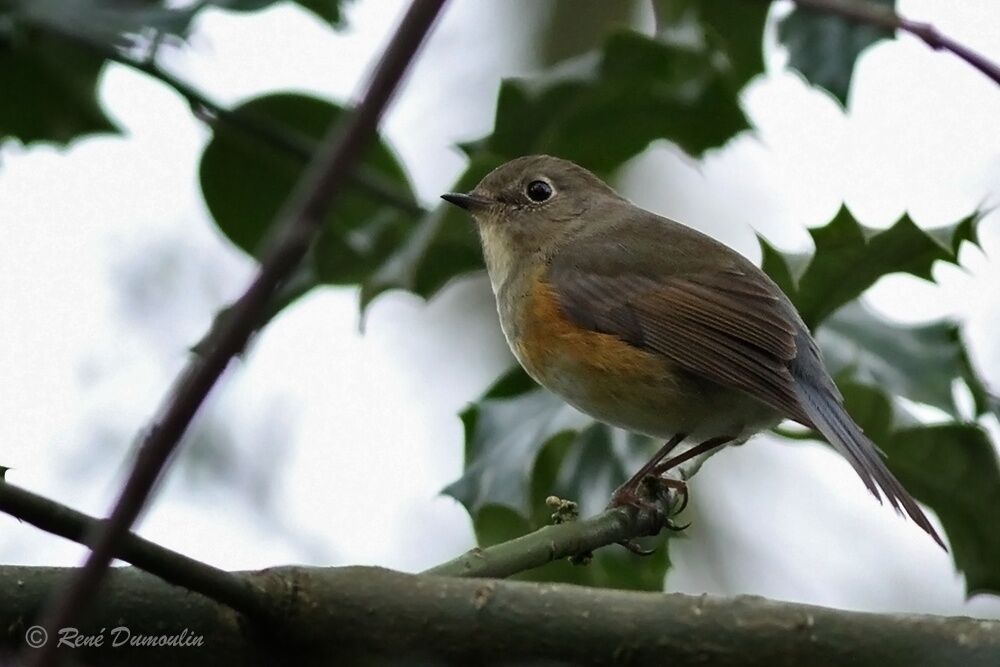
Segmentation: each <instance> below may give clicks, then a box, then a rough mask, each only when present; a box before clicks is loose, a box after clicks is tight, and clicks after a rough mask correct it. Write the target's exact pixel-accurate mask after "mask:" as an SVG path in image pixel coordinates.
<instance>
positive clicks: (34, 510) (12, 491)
mask: <svg viewBox="0 0 1000 667" xmlns="http://www.w3.org/2000/svg"><path fill="white" fill-rule="evenodd" d="M0 511H2V512H6V513H7V514H9V515H11V516H13V517H15V518H17V519H20V520H21V521H26V522H27V523H30V524H31V525H33V526H35V527H36V528H40V529H41V530H44V531H45V532H47V533H51V534H52V535H59V536H60V537H64V538H66V539H67V540H71V541H73V542H76V543H77V544H82V545H84V546H87V539H88V537H90V536H92V535H94V534H95V533H96V532H97V528H98V524H100V521H99V520H98V519H95V518H94V517H91V516H87V515H86V514H83V513H82V512H77V511H76V510H74V509H72V508H70V507H67V506H65V505H62V504H60V503H57V502H55V501H54V500H49V499H47V498H43V497H42V496H39V495H37V494H34V493H32V492H30V491H27V490H25V489H21V488H18V487H16V486H14V485H13V484H10V483H8V482H3V481H0ZM114 555H115V557H116V558H120V559H121V560H124V561H126V562H128V563H131V564H132V565H135V566H136V567H138V568H139V569H141V570H145V571H146V572H149V573H150V574H152V575H155V576H157V577H159V578H161V579H163V580H164V581H167V582H169V583H171V584H176V585H178V586H183V587H184V588H187V589H188V590H191V591H194V592H196V593H201V594H202V595H204V596H206V597H209V598H211V599H213V600H215V601H216V602H221V603H222V604H225V605H228V606H230V607H232V608H233V609H235V610H236V611H238V612H241V613H243V614H245V615H246V616H247V617H248V618H251V619H255V620H264V619H267V620H270V619H271V618H272V614H273V613H274V612H273V609H272V608H271V607H269V606H267V605H265V604H264V603H265V599H264V596H263V591H261V590H260V589H258V588H257V587H256V586H255V585H254V584H253V583H252V582H251V581H249V580H247V579H246V578H243V577H238V576H236V575H234V574H232V573H230V572H227V571H225V570H220V569H219V568H217V567H212V566H211V565H208V564H206V563H203V562H201V561H198V560H195V559H193V558H189V557H188V556H185V555H184V554H181V553H178V552H176V551H171V550H170V549H167V548H165V547H161V546H160V545H158V544H156V543H154V542H150V541H149V540H146V539H143V538H141V537H139V536H138V535H135V534H134V533H128V534H126V535H125V537H124V538H122V540H121V542H120V543H119V544H118V547H117V550H116V551H115V554H114Z"/></svg>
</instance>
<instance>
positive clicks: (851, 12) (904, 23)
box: [792, 0, 1000, 85]
mask: <svg viewBox="0 0 1000 667" xmlns="http://www.w3.org/2000/svg"><path fill="white" fill-rule="evenodd" d="M792 2H794V3H795V4H796V5H797V6H799V7H801V8H802V9H806V10H809V11H813V12H819V13H823V14H833V15H836V16H840V17H841V18H844V19H847V20H848V21H853V22H855V23H864V24H868V25H874V26H877V27H880V28H885V29H886V30H902V31H903V32H908V33H910V34H911V35H913V36H914V37H917V38H918V39H920V40H922V41H923V42H924V44H926V45H927V46H929V47H930V48H932V49H934V50H935V51H950V52H951V53H953V54H955V55H956V56H958V57H959V58H961V59H962V60H964V61H965V62H967V63H969V64H970V65H972V66H973V67H975V68H976V69H977V70H979V71H980V72H982V73H983V74H985V75H986V76H988V77H989V78H991V79H993V82H994V83H996V84H997V85H1000V66H998V65H997V64H996V63H994V62H992V61H991V60H989V59H988V58H987V57H986V56H984V55H983V54H981V53H979V52H977V51H974V50H972V49H970V48H968V47H967V46H964V45H962V44H960V43H959V42H956V41H955V40H954V39H951V38H950V37H947V36H946V35H942V34H941V33H940V32H939V31H938V30H937V28H935V27H934V26H933V25H931V24H929V23H921V22H919V21H911V20H910V19H907V18H905V17H902V16H900V15H899V14H897V13H895V12H894V11H892V10H891V9H887V8H883V7H881V6H876V5H873V4H871V3H869V2H862V1H859V0H792Z"/></svg>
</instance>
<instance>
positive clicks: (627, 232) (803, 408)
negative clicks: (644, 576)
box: [451, 156, 944, 547]
mask: <svg viewBox="0 0 1000 667" xmlns="http://www.w3.org/2000/svg"><path fill="white" fill-rule="evenodd" d="M539 181H541V182H544V183H545V184H547V187H548V188H549V189H550V190H551V196H550V197H548V198H547V199H545V200H544V201H534V198H533V197H532V196H529V195H526V194H525V193H526V191H527V189H528V188H529V187H532V186H533V184H537V183H538V182H539ZM534 187H540V186H534ZM541 191H544V188H543V189H542V190H541ZM535 194H537V193H535ZM451 197H452V200H454V201H456V203H460V205H462V206H463V207H465V208H468V209H470V210H471V211H472V213H473V214H474V216H475V217H476V219H477V221H478V222H479V223H480V232H481V235H482V239H483V245H484V252H485V255H486V260H487V267H488V268H489V270H490V276H491V280H492V282H493V287H494V290H495V291H496V293H497V299H498V304H499V310H500V316H501V322H502V324H503V325H504V332H505V334H506V335H507V337H508V340H509V341H510V342H511V347H512V349H514V351H515V354H518V355H519V359H520V360H521V361H522V364H524V365H525V367H526V368H528V370H529V372H532V371H534V372H533V373H532V374H533V375H535V376H536V379H538V380H539V381H540V382H542V384H545V385H546V386H548V387H549V388H550V389H552V390H553V391H556V392H557V393H560V394H562V395H563V396H564V397H565V398H566V399H567V400H568V401H569V402H570V403H572V404H574V405H576V406H577V407H578V408H580V409H581V410H584V411H585V412H589V413H591V414H593V415H594V416H596V417H598V418H599V419H603V420H605V421H608V422H609V423H613V424H617V425H619V426H624V427H626V428H631V429H632V430H636V431H639V432H645V433H647V434H650V435H655V436H658V437H664V438H667V437H670V436H671V435H672V434H675V433H679V432H683V433H686V434H691V433H696V434H697V435H698V436H699V437H702V438H712V437H718V436H727V437H729V438H731V439H732V440H734V441H737V442H738V441H742V440H745V439H746V438H747V437H749V436H750V435H752V434H753V433H754V432H757V431H759V430H762V429H763V428H767V427H768V426H769V425H773V424H774V423H775V422H776V421H778V420H779V419H780V418H782V417H784V418H789V419H792V420H794V421H797V422H799V423H800V424H803V425H805V426H807V427H810V428H813V429H815V430H816V431H818V432H819V433H821V434H822V435H823V437H824V438H826V439H827V440H828V441H829V442H830V444H832V445H833V446H834V448H835V449H836V450H837V451H839V452H840V453H841V454H842V455H843V456H844V457H845V458H846V459H847V460H848V461H849V462H850V464H851V465H852V466H853V468H854V470H855V471H856V472H857V474H858V475H859V476H860V478H861V479H862V481H863V482H864V484H865V486H866V487H867V488H868V489H869V491H871V492H872V494H874V495H875V496H876V497H877V498H878V497H879V491H881V493H882V494H884V495H885V497H886V498H887V499H888V500H889V503H890V504H891V505H892V506H893V507H894V508H895V509H896V510H897V511H901V512H905V513H906V514H907V515H908V516H909V517H910V518H911V519H913V521H914V522H915V523H916V524H917V525H919V526H920V527H921V528H922V529H923V530H925V531H926V532H927V533H928V534H929V535H930V536H931V537H933V538H934V540H935V541H937V543H938V544H940V545H941V546H942V547H943V546H944V544H943V542H942V541H941V538H940V537H939V536H938V535H937V533H936V531H935V530H934V528H933V526H932V525H931V524H930V522H929V521H928V519H927V517H926V516H925V515H924V513H923V512H922V511H921V509H920V507H919V506H918V505H917V503H916V502H915V501H914V500H913V498H912V497H911V496H910V495H909V494H908V493H907V492H906V490H905V489H904V488H903V487H902V485H901V484H900V483H899V481H897V480H896V478H895V477H893V475H892V473H890V472H889V470H888V468H887V467H886V466H885V464H884V463H883V461H882V459H881V457H880V456H879V454H878V451H877V449H876V447H875V445H874V444H873V443H872V442H871V440H869V439H868V438H867V437H866V436H865V435H864V434H863V433H862V431H861V428H860V427H858V425H857V424H856V423H855V422H854V420H853V419H851V417H850V415H848V414H847V412H846V410H845V409H844V407H843V400H842V398H841V395H840V393H839V392H838V391H837V388H836V386H835V385H834V382H833V380H832V379H831V378H830V375H829V373H828V372H827V371H826V369H825V368H824V366H823V362H822V359H821V357H820V354H819V351H818V349H817V347H816V344H815V342H814V341H813V339H812V337H811V336H810V334H809V331H808V329H807V328H806V326H805V324H804V323H803V322H802V319H801V318H800V317H799V315H798V313H797V312H796V310H795V308H794V306H793V305H792V304H791V302H790V301H789V300H788V298H787V297H786V296H785V295H784V294H783V293H782V292H781V290H780V289H779V288H778V287H777V285H775V283H774V282H773V281H772V280H771V279H770V278H768V276H767V275H766V274H765V273H764V272H763V271H761V270H760V269H759V268H757V267H756V266H755V265H753V264H752V263H751V262H749V261H748V260H746V259H745V258H744V257H742V256H741V255H739V254H738V253H736V252H734V251H733V250H731V249H729V248H727V247H726V246H724V245H723V244H721V243H719V242H717V241H715V240H714V239H712V238H710V237H708V236H706V235H704V234H701V233H700V232H698V231H696V230H693V229H691V228H689V227H686V226H684V225H681V224H679V223H677V222H674V221H672V220H668V219H666V218H662V217H660V216H657V215H655V214H653V213H650V212H648V211H645V210H643V209H640V208H638V207H636V206H634V205H632V204H631V203H629V202H628V201H626V200H625V199H623V198H621V197H620V196H618V195H617V194H616V193H615V192H614V191H613V190H612V189H611V188H609V187H608V186H607V185H605V184H604V183H602V182H601V181H600V180H599V179H597V177H596V176H594V175H593V174H591V173H590V172H588V171H586V170H584V169H582V168H581V167H579V166H577V165H574V164H572V163H570V162H567V161H564V160H559V159H557V158H551V157H547V156H531V157H527V158H519V159H518V160H514V161H512V162H509V163H507V164H506V165H503V166H501V167H499V168H498V169H497V170H495V171H494V172H493V173H491V174H490V175H489V176H487V177H486V178H485V179H484V180H483V182H482V183H480V184H479V186H477V187H476V189H475V190H474V191H473V192H472V193H470V195H468V196H464V197H465V199H462V200H460V201H459V200H458V199H457V198H458V197H460V196H451ZM539 284H541V285H544V287H545V289H546V290H547V293H549V292H550V293H551V294H552V295H553V296H554V298H555V300H556V301H557V302H558V306H559V309H560V310H561V314H562V315H563V316H565V317H566V318H567V319H568V320H569V321H570V322H572V323H573V324H574V325H575V326H576V327H579V328H580V329H582V330H585V331H591V332H597V333H600V334H607V335H610V336H614V337H616V338H617V339H619V340H620V341H624V342H625V343H627V344H628V345H629V346H631V347H632V348H634V349H637V350H642V351H645V352H649V353H651V354H652V355H655V357H651V359H652V358H655V359H662V360H663V369H664V370H663V372H662V381H659V380H656V379H655V378H654V380H648V379H644V380H643V385H642V387H641V393H639V392H637V393H632V392H631V391H630V388H629V387H628V386H627V385H622V383H621V382H620V379H621V378H620V377H616V378H610V379H609V381H608V383H607V384H606V385H600V384H598V385H597V387H598V391H597V392H596V393H595V390H594V389H593V387H594V386H595V385H594V382H592V379H593V378H592V377H591V376H592V375H593V374H594V373H595V371H594V370H593V368H594V366H593V365H590V366H587V365H585V364H584V365H581V364H579V363H569V362H566V361H565V359H567V358H568V356H569V355H568V353H567V354H561V353H560V351H559V349H558V348H559V347H560V343H559V339H558V337H557V336H556V334H553V341H552V348H553V354H554V355H555V358H556V359H558V360H561V361H558V362H550V364H549V365H550V366H551V365H558V372H548V367H546V368H545V369H544V370H545V371H546V372H540V371H539V364H538V362H537V361H534V362H533V361H532V360H528V359H525V358H523V357H524V356H525V354H526V353H525V349H526V347H525V343H524V342H523V339H524V338H525V335H526V334H525V333H524V331H525V330H526V329H529V328H530V327H531V326H532V323H531V320H530V312H528V311H529V310H530V309H528V308H526V307H525V306H524V303H526V302H527V300H529V295H530V294H534V293H535V292H536V291H537V286H538V285H539ZM533 326H534V327H535V329H537V328H538V326H539V325H538V324H537V323H535V324H534V325H533ZM543 333H544V329H543ZM563 338H565V336H563ZM595 353H596V348H595ZM657 363H659V362H657ZM609 375H610V371H609ZM619 375H620V374H619ZM657 377H659V376H657ZM616 381H618V384H615V382H616ZM605 387H607V388H606V389H605ZM650 395H652V396H653V398H654V399H655V398H656V396H659V397H660V399H659V402H658V403H657V402H656V401H653V402H650V401H649V400H647V399H648V398H649V397H650ZM623 397H624V398H623ZM638 399H641V400H638ZM626 402H628V403H629V404H628V405H624V403H626ZM636 404H639V406H638V407H633V406H634V405H636ZM657 406H662V407H657ZM706 406H708V407H706ZM723 413H724V414H723Z"/></svg>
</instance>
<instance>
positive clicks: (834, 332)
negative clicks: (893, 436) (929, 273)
mask: <svg viewBox="0 0 1000 667" xmlns="http://www.w3.org/2000/svg"><path fill="white" fill-rule="evenodd" d="M816 340H817V341H818V342H819V345H820V347H821V348H822V350H823V358H824V360H825V362H826V366H827V368H828V369H829V370H830V372H831V373H832V374H834V375H836V376H841V377H844V376H849V377H850V378H851V380H852V381H853V382H858V383H861V384H865V385H868V386H872V387H881V388H882V389H884V390H886V391H888V392H890V393H891V394H892V395H894V396H902V397H904V398H907V399H909V400H911V401H915V402H918V403H925V404H927V405H932V406H934V407H936V408H939V409H941V410H943V411H945V412H947V413H949V414H950V415H952V417H954V418H955V419H961V418H962V415H961V412H960V410H959V407H958V405H956V403H955V395H954V392H953V391H952V384H953V383H954V382H955V381H956V380H962V381H964V382H965V384H966V385H967V386H968V388H969V390H970V393H971V394H972V397H973V401H974V409H975V411H976V415H981V414H983V413H985V412H987V411H994V413H995V414H997V415H998V416H1000V410H997V405H996V402H995V400H994V399H992V397H991V396H990V394H989V391H988V389H987V388H986V386H985V385H984V383H983V381H982V379H981V378H980V377H979V376H978V375H977V374H976V372H975V371H974V370H973V369H972V367H971V365H970V363H969V358H968V353H967V352H966V349H965V346H964V344H963V342H962V338H961V335H960V332H959V328H958V326H957V325H956V324H954V323H953V322H934V323H931V324H925V325H920V326H903V325H899V324H893V323H891V322H888V321H886V320H884V319H882V318H880V317H878V316H876V315H875V314H873V313H872V312H871V311H870V310H868V309H867V308H865V307H864V306H863V305H862V304H861V303H860V302H858V301H854V302H852V303H849V304H848V305H846V306H844V307H843V308H841V309H839V310H838V311H837V312H836V313H834V314H833V315H832V316H831V317H830V318H828V319H827V320H826V321H825V322H824V324H823V326H822V327H821V328H820V329H819V331H818V332H817V334H816Z"/></svg>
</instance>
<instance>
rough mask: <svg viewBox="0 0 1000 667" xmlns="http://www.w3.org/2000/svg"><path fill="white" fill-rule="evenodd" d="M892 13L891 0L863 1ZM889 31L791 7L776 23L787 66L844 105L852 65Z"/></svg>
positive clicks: (827, 14) (886, 35) (892, 2)
mask: <svg viewBox="0 0 1000 667" xmlns="http://www.w3.org/2000/svg"><path fill="white" fill-rule="evenodd" d="M867 4H872V5H881V6H882V7H884V8H886V9H888V10H892V9H893V8H894V6H895V1H894V0H867ZM892 36H893V31H891V30H886V29H885V28H880V27H877V26H873V25H870V24H867V23H859V22H851V21H848V20H846V19H843V18H841V17H839V16H835V15H833V14H830V13H822V12H816V11H810V10H808V9H803V8H801V7H795V8H794V9H793V10H792V11H791V13H789V14H788V16H786V17H785V18H784V19H782V20H781V22H780V23H779V24H778V40H779V41H780V42H781V43H782V44H784V45H785V46H786V47H787V48H788V56H789V62H788V64H789V66H790V67H793V68H795V69H797V70H798V71H800V72H802V75H803V76H805V78H806V80H807V81H809V82H810V83H812V84H813V85H816V86H819V87H821V88H825V89H826V90H828V91H830V93H832V94H833V96H834V97H836V98H837V100H839V101H840V103H841V105H843V106H845V107H846V106H847V94H848V92H849V91H850V88H851V77H852V75H853V73H854V63H855V61H857V59H858V56H859V55H861V52H862V51H864V50H865V49H866V48H868V47H869V46H871V45H872V44H874V43H875V42H878V41H879V40H882V39H887V38H889V37H892Z"/></svg>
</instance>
